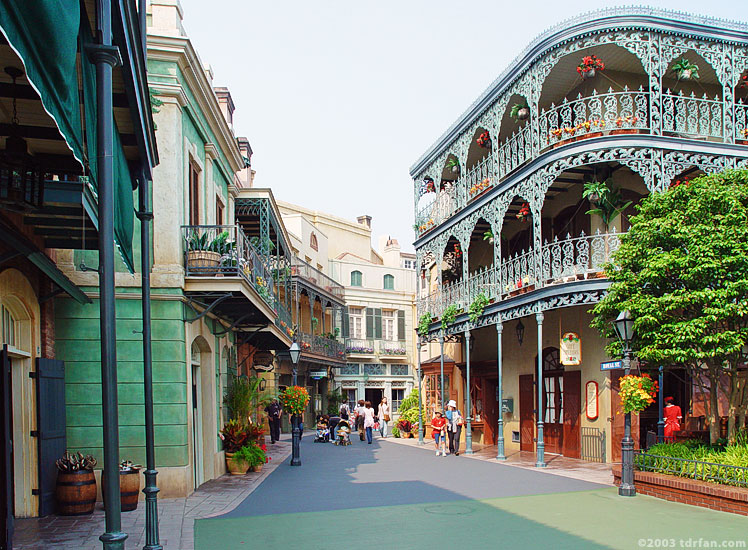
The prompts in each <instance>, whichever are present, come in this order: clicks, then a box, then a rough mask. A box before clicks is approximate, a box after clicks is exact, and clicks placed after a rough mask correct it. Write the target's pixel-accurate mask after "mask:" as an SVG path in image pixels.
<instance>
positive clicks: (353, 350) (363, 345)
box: [345, 338, 374, 355]
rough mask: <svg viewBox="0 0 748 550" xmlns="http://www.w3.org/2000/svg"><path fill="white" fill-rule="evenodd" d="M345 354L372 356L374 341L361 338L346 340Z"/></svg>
mask: <svg viewBox="0 0 748 550" xmlns="http://www.w3.org/2000/svg"><path fill="white" fill-rule="evenodd" d="M345 352H346V353H347V354H349V355H350V354H357V355H374V341H373V340H364V339H361V338H346V339H345Z"/></svg>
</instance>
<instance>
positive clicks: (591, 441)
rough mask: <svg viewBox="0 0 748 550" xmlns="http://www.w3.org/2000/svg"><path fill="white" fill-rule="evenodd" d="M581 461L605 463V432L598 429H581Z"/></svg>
mask: <svg viewBox="0 0 748 550" xmlns="http://www.w3.org/2000/svg"><path fill="white" fill-rule="evenodd" d="M580 458H581V459H582V460H589V461H590V462H605V432H604V431H603V430H600V429H598V428H587V427H585V428H582V454H581V457H580Z"/></svg>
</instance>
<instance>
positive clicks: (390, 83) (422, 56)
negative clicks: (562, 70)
mask: <svg viewBox="0 0 748 550" xmlns="http://www.w3.org/2000/svg"><path fill="white" fill-rule="evenodd" d="M181 3H182V7H183V9H184V21H183V24H184V27H185V30H186V32H187V35H188V36H189V37H190V39H191V40H192V42H193V45H194V46H195V48H196V49H197V51H198V54H199V55H200V58H201V60H202V62H203V64H205V65H210V66H211V67H212V69H213V73H214V80H213V83H214V85H216V86H227V87H228V88H229V90H230V91H231V95H232V98H233V100H234V103H235V105H236V111H235V113H234V131H235V133H236V134H237V136H246V137H247V138H249V142H250V144H251V146H252V150H253V152H254V154H253V157H252V167H253V169H255V170H256V171H257V174H256V179H255V185H256V186H257V187H270V188H271V189H272V190H273V193H274V195H275V197H276V199H278V200H282V201H287V202H293V203H296V204H300V205H302V206H305V207H307V208H312V209H315V210H320V211H322V212H326V213H330V214H334V215H336V216H340V217H343V218H346V219H350V220H355V219H356V218H357V217H358V216H360V215H364V214H368V215H370V216H372V218H373V220H372V227H373V237H374V242H375V243H376V241H377V238H378V236H379V235H382V234H386V235H390V236H392V237H393V238H396V239H398V241H399V242H400V244H401V245H402V247H403V250H406V251H412V250H413V245H412V242H413V240H414V233H413V227H412V226H413V223H414V220H413V184H412V180H411V179H410V176H409V168H410V166H411V165H412V164H413V163H415V161H416V160H418V158H419V157H420V156H421V155H422V154H423V153H424V152H426V150H427V149H428V148H429V147H430V146H431V145H432V144H433V143H434V142H435V141H436V140H437V139H438V138H439V137H440V136H441V135H442V134H443V133H444V132H445V131H446V130H447V128H448V127H449V126H450V125H451V124H452V123H453V122H455V121H456V120H457V118H458V117H459V116H460V115H461V114H462V113H463V112H464V111H465V110H466V109H467V108H468V107H469V106H470V104H471V103H472V102H473V101H474V100H475V99H476V98H477V97H478V96H479V95H480V94H481V93H482V92H483V91H484V90H485V89H486V87H487V86H488V85H489V84H490V83H491V82H492V81H493V80H494V79H495V78H496V77H497V76H498V75H499V74H500V73H501V72H502V71H503V70H504V69H505V68H506V67H507V66H508V65H509V64H510V62H511V61H512V60H513V59H514V58H515V57H516V56H517V55H518V54H519V53H520V52H521V51H522V50H523V49H524V48H525V47H526V46H527V45H528V44H529V43H530V42H531V41H532V40H533V39H534V38H535V37H536V36H537V35H538V34H540V33H541V32H542V31H543V30H545V29H546V28H548V27H550V26H552V25H554V24H556V23H558V22H561V21H563V20H565V19H568V18H570V17H573V16H575V15H578V14H580V13H584V12H588V11H591V10H595V9H599V8H603V7H611V6H618V5H622V4H621V2H620V1H619V2H609V1H605V0H598V1H596V2H592V1H588V0H586V1H582V0H565V1H564V2H558V1H553V2H551V1H538V0H523V1H521V2H512V3H509V2H507V1H506V0H504V1H496V0H493V1H489V0H483V1H478V0H451V1H445V0H399V1H394V0H377V1H373V0H347V1H345V0H306V1H303V0H282V1H279V0H263V1H257V0H210V1H206V0H181ZM626 5H629V4H626ZM648 5H650V6H653V7H660V8H667V9H674V10H682V11H687V12H692V13H696V14H700V15H709V16H714V17H720V18H726V19H738V20H742V21H748V4H747V3H745V2H744V0H729V1H728V0H712V1H710V2H703V1H694V0H678V1H675V0H667V1H653V2H651V3H650V4H648Z"/></svg>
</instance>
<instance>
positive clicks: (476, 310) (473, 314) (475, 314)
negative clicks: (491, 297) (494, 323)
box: [468, 292, 489, 323]
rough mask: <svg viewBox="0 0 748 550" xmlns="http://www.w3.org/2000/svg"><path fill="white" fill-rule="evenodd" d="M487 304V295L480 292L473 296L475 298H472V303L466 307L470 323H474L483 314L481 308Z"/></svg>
mask: <svg viewBox="0 0 748 550" xmlns="http://www.w3.org/2000/svg"><path fill="white" fill-rule="evenodd" d="M488 304H489V301H488V296H486V295H485V294H483V293H482V292H481V293H480V294H478V296H476V297H475V300H473V303H472V304H470V307H469V308H468V318H469V319H470V322H471V323H475V322H476V321H477V320H478V319H479V318H480V316H481V315H483V310H484V309H485V307H486V306H487V305H488Z"/></svg>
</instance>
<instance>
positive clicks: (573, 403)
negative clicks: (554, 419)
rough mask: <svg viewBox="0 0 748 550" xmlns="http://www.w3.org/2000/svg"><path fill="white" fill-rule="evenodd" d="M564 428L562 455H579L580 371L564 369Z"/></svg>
mask: <svg viewBox="0 0 748 550" xmlns="http://www.w3.org/2000/svg"><path fill="white" fill-rule="evenodd" d="M563 398H564V418H563V420H564V428H563V431H564V433H563V442H562V451H563V455H564V456H568V457H570V458H579V457H580V456H581V435H582V434H581V426H580V422H581V417H580V415H581V413H582V372H581V371H578V370H574V371H564V396H563Z"/></svg>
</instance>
